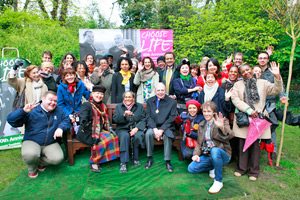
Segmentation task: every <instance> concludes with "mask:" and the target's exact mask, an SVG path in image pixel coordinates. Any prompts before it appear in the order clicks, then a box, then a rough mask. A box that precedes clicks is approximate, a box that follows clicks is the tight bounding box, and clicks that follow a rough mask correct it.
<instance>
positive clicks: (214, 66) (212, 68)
mask: <svg viewBox="0 0 300 200" xmlns="http://www.w3.org/2000/svg"><path fill="white" fill-rule="evenodd" d="M206 70H207V71H208V72H213V73H215V74H216V75H217V79H216V81H217V83H218V84H219V86H221V84H222V82H225V80H226V78H228V74H226V73H224V72H221V71H220V64H219V62H218V60H217V59H215V58H210V59H209V60H208V61H207V64H206Z"/></svg>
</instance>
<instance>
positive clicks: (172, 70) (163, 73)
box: [158, 52, 179, 99]
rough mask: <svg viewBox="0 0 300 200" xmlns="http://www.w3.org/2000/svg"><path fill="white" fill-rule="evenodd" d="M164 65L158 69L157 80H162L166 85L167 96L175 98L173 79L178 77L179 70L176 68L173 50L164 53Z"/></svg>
mask: <svg viewBox="0 0 300 200" xmlns="http://www.w3.org/2000/svg"><path fill="white" fill-rule="evenodd" d="M165 62H166V67H165V68H163V69H159V70H158V74H159V82H163V83H164V84H165V85H166V92H167V94H169V97H171V98H172V99H176V96H175V92H174V88H173V80H174V79H176V78H178V77H179V71H177V70H176V68H177V66H176V64H175V54H174V53H173V52H167V53H165Z"/></svg>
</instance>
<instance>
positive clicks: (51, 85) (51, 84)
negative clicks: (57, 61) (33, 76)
mask: <svg viewBox="0 0 300 200" xmlns="http://www.w3.org/2000/svg"><path fill="white" fill-rule="evenodd" d="M53 68H54V65H53V63H52V62H43V63H42V64H41V70H40V75H41V77H42V79H43V81H44V83H45V85H47V87H48V90H52V91H54V92H56V91H57V86H56V82H55V80H54V78H53V76H52V72H53Z"/></svg>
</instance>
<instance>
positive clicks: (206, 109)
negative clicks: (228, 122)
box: [202, 107, 214, 123]
mask: <svg viewBox="0 0 300 200" xmlns="http://www.w3.org/2000/svg"><path fill="white" fill-rule="evenodd" d="M202 112H203V116H204V118H205V120H206V121H207V122H208V123H210V122H212V120H213V117H214V112H213V110H212V109H211V108H210V107H204V108H202Z"/></svg>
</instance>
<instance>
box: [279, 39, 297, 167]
mask: <svg viewBox="0 0 300 200" xmlns="http://www.w3.org/2000/svg"><path fill="white" fill-rule="evenodd" d="M292 39H293V45H292V50H291V56H290V66H289V77H288V82H287V86H286V94H287V95H286V97H288V94H289V91H290V86H291V79H292V72H293V62H294V54H295V48H296V43H297V38H296V36H295V35H293V37H292ZM287 105H288V99H286V100H285V104H284V111H283V113H284V115H283V120H282V128H281V136H280V145H279V151H278V155H277V160H276V166H277V167H278V166H279V162H280V157H281V151H282V145H283V136H284V125H285V120H286V111H287Z"/></svg>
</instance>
